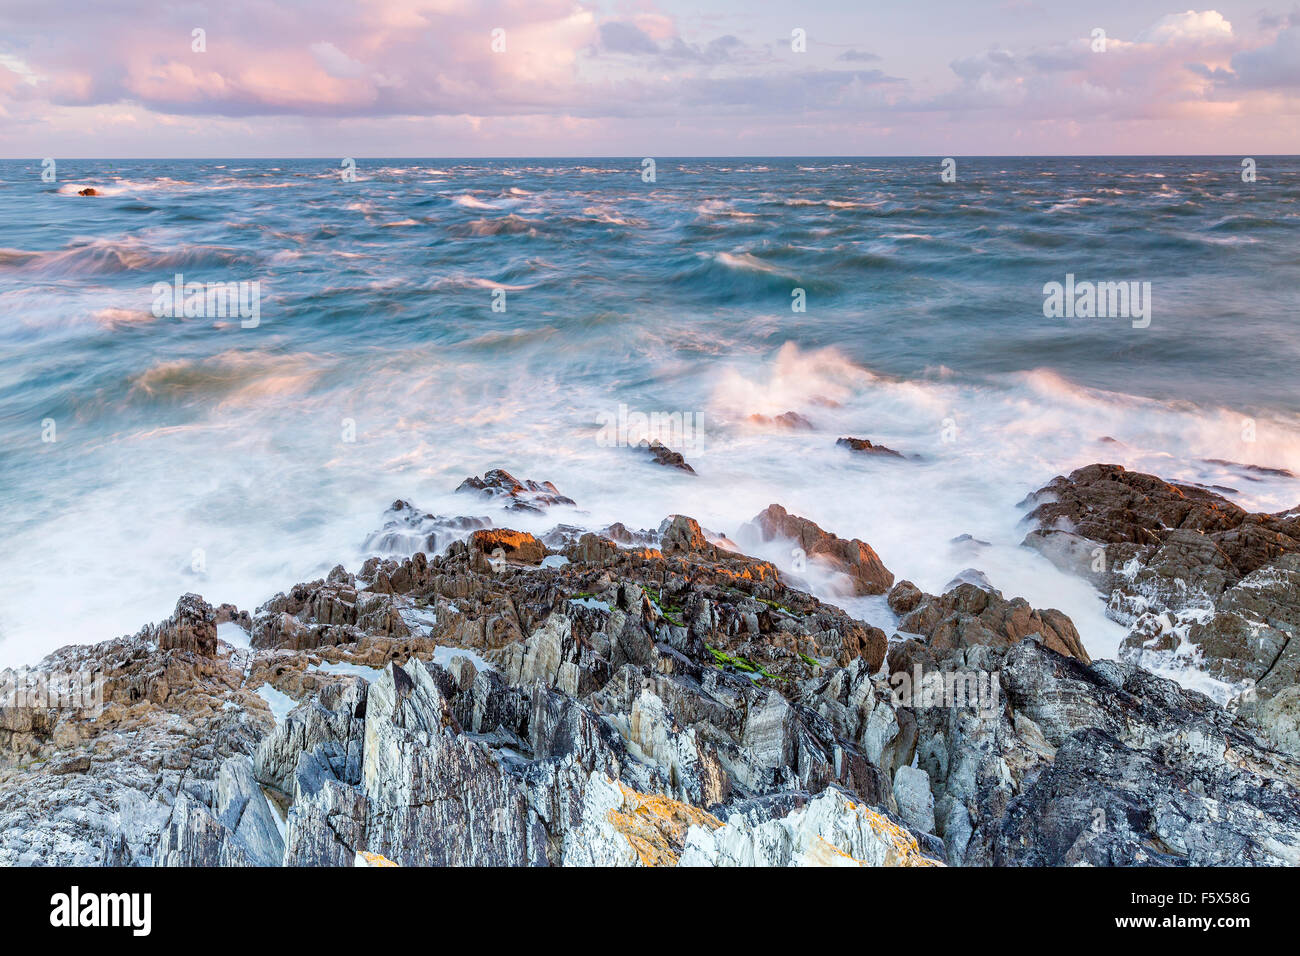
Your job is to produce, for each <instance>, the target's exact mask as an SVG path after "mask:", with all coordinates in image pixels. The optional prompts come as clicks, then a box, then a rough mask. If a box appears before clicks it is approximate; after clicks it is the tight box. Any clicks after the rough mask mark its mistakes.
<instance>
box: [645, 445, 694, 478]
mask: <svg viewBox="0 0 1300 956" xmlns="http://www.w3.org/2000/svg"><path fill="white" fill-rule="evenodd" d="M637 448H638V449H639V450H640V451H642V452H643V453H645V454H646V455H647V456H649V458H650V460H651V461H653V462H654V463H655V464H656V465H661V466H662V467H664V468H676V469H677V470H678V471H685V472H688V473H690V474H692V475H693V474H695V469H694V468H692V467H691V466H690V464H689V463H688V462H687V461H686V459H685V458H684V457H683V456H682V454H681V453H680V452H676V451H673V450H672V449H671V448H669V447H668V446H667V445H665V444H664V443H663V442H661V441H658V440H656V441H646V440H644V439H643V440H642V441H641V443H640V444H639V445H638V446H637Z"/></svg>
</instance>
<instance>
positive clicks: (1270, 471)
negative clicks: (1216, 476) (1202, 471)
mask: <svg viewBox="0 0 1300 956" xmlns="http://www.w3.org/2000/svg"><path fill="white" fill-rule="evenodd" d="M1205 463H1206V464H1207V465H1222V466H1223V467H1225V468H1236V469H1237V470H1238V471H1244V472H1252V473H1254V474H1256V475H1268V476H1269V477H1270V478H1294V477H1295V472H1293V471H1288V470H1287V469H1286V468H1266V467H1265V466H1263V465H1247V464H1244V463H1242V462H1239V461H1228V460H1227V459H1226V458H1206V459H1205Z"/></svg>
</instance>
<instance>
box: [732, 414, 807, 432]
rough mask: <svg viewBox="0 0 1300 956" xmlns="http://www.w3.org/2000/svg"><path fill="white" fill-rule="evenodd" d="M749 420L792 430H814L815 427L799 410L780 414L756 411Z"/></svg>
mask: <svg viewBox="0 0 1300 956" xmlns="http://www.w3.org/2000/svg"><path fill="white" fill-rule="evenodd" d="M748 420H749V421H750V422H752V423H753V424H755V425H764V426H767V427H772V428H785V429H789V430H790V431H812V430H813V429H814V427H815V426H814V425H813V423H812V422H810V421H809V420H808V419H807V418H806V417H805V416H803V415H800V414H799V413H798V412H782V413H781V414H780V415H760V414H757V413H755V414H753V415H750V416H749V419H748Z"/></svg>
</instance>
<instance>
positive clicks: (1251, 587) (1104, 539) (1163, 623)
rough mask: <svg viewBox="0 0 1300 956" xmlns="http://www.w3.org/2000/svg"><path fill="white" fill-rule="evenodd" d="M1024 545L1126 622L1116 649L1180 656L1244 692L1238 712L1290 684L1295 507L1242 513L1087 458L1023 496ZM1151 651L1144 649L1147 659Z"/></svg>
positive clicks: (1294, 675) (1197, 491)
mask: <svg viewBox="0 0 1300 956" xmlns="http://www.w3.org/2000/svg"><path fill="white" fill-rule="evenodd" d="M1029 500H1030V502H1031V503H1033V504H1035V505H1036V507H1035V508H1034V509H1033V511H1031V512H1030V514H1029V515H1028V519H1029V520H1031V521H1034V522H1036V523H1037V524H1038V528H1037V529H1035V530H1033V531H1031V532H1030V533H1029V535H1028V536H1027V537H1026V539H1025V544H1027V545H1029V546H1031V547H1034V548H1037V549H1038V550H1040V551H1042V552H1043V553H1044V554H1045V555H1046V556H1047V557H1048V558H1049V559H1051V560H1053V561H1054V562H1056V563H1057V564H1058V565H1060V566H1062V567H1064V568H1066V569H1068V570H1073V571H1077V572H1078V573H1081V574H1084V575H1085V576H1086V577H1088V578H1089V580H1091V581H1093V583H1095V584H1096V585H1097V586H1098V587H1100V588H1101V589H1102V590H1103V592H1104V593H1106V594H1108V596H1109V600H1108V605H1107V613H1108V614H1109V615H1110V616H1111V617H1113V618H1114V619H1116V620H1118V621H1120V622H1121V623H1124V624H1126V625H1128V626H1129V627H1130V631H1129V635H1128V637H1127V638H1126V639H1125V641H1124V644H1123V652H1124V654H1125V655H1126V657H1128V658H1130V659H1133V660H1135V661H1142V660H1148V659H1150V660H1151V662H1152V663H1156V661H1157V659H1158V658H1159V657H1160V656H1161V655H1164V656H1165V657H1168V656H1170V655H1173V654H1187V652H1188V650H1189V648H1188V647H1186V646H1185V645H1191V648H1190V649H1194V650H1195V652H1196V653H1195V659H1196V660H1198V661H1199V662H1200V663H1201V664H1202V666H1204V667H1205V669H1206V670H1207V671H1208V672H1209V673H1210V675H1211V676H1213V677H1215V678H1217V679H1218V680H1220V681H1222V682H1224V686H1225V689H1224V691H1223V692H1222V694H1221V699H1223V700H1227V699H1228V696H1229V695H1231V694H1241V693H1243V692H1246V693H1248V694H1249V698H1248V699H1247V700H1246V701H1245V703H1244V705H1243V712H1245V713H1248V714H1249V713H1252V712H1253V706H1254V705H1255V704H1258V703H1262V702H1264V701H1267V700H1268V699H1269V698H1270V697H1271V696H1273V695H1274V694H1276V693H1278V692H1279V691H1281V690H1282V689H1284V688H1286V687H1289V686H1293V685H1295V684H1296V682H1297V681H1298V680H1300V644H1296V642H1293V641H1292V640H1291V638H1292V637H1294V636H1295V635H1296V629H1297V627H1300V511H1294V510H1293V511H1291V512H1282V513H1278V514H1251V513H1249V512H1247V511H1246V510H1245V509H1243V508H1240V507H1239V506H1237V505H1235V504H1233V503H1232V502H1230V501H1228V500H1227V499H1226V498H1223V497H1222V496H1220V495H1218V494H1215V493H1213V492H1211V491H1207V490H1205V489H1202V488H1199V487H1195V486H1191V485H1179V484H1173V483H1170V482H1166V481H1163V480H1162V479H1160V478H1157V477H1156V476H1154V475H1146V474H1141V473H1138V472H1130V471H1126V470H1125V469H1123V468H1122V467H1120V466H1118V465H1089V466H1088V467H1086V468H1080V469H1078V470H1077V471H1074V472H1072V473H1071V474H1070V476H1069V477H1068V478H1064V477H1058V478H1056V479H1054V480H1053V481H1052V482H1051V483H1050V484H1048V485H1047V486H1046V487H1044V488H1042V489H1040V490H1039V491H1038V492H1036V493H1035V494H1034V495H1032V496H1031V497H1030V499H1029ZM1149 656H1150V657H1149Z"/></svg>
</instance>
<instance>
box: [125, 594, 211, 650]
mask: <svg viewBox="0 0 1300 956" xmlns="http://www.w3.org/2000/svg"><path fill="white" fill-rule="evenodd" d="M143 636H144V639H145V640H148V641H154V642H155V643H157V645H158V649H159V650H163V651H168V650H182V651H193V652H194V653H196V654H202V655H203V656H204V657H215V656H216V653H217V612H216V611H214V610H213V609H212V605H210V604H208V603H207V602H206V601H204V600H203V598H201V597H200V596H199V595H197V594H186V595H183V596H182V597H181V599H180V600H179V601H177V602H176V610H175V611H174V612H173V613H172V616H171V617H170V618H168V619H167V620H166V621H163V622H162V623H161V624H156V625H153V626H152V627H149V628H146V629H145V632H144V635H143Z"/></svg>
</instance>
